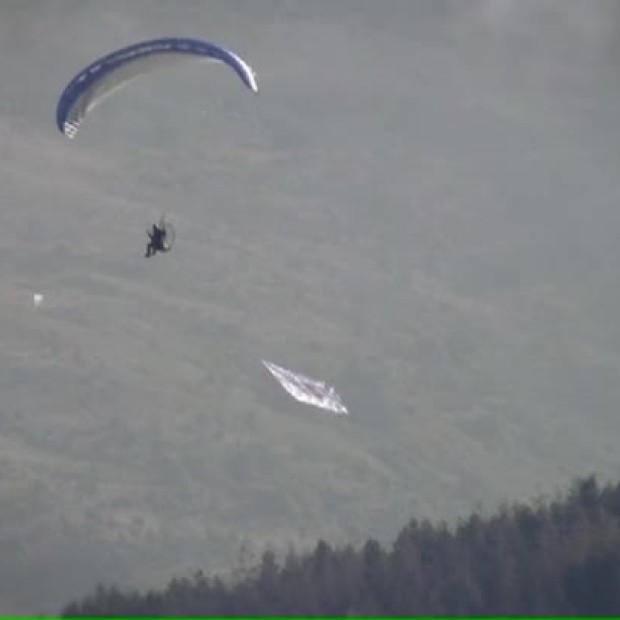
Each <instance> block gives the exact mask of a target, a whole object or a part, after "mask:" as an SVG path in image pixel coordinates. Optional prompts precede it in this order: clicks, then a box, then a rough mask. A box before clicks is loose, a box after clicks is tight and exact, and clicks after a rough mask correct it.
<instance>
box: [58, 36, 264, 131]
mask: <svg viewBox="0 0 620 620" xmlns="http://www.w3.org/2000/svg"><path fill="white" fill-rule="evenodd" d="M205 60H206V61H212V62H213V61H214V62H221V63H224V64H225V65H228V66H229V67H230V68H231V69H233V70H234V71H235V72H236V73H237V75H238V76H239V78H240V79H241V81H242V82H243V83H244V84H245V86H247V87H248V88H249V89H250V90H251V91H252V92H254V93H258V83H257V81H256V74H255V72H254V70H253V69H252V67H250V65H249V64H248V63H247V62H245V60H243V59H242V58H241V57H240V56H238V55H237V54H235V53H234V52H231V51H230V50H228V49H226V48H224V47H221V46H219V45H215V44H214V43H209V42H208V41H202V40H199V39H185V38H165V39H154V40H151V41H143V42H141V43H136V44H134V45H130V46H129V47H124V48H122V49H119V50H117V51H115V52H112V53H111V54H108V55H107V56H104V57H103V58H100V59H99V60H96V61H95V62H93V63H92V64H90V65H88V66H87V67H86V68H85V69H83V70H82V71H80V73H78V74H77V75H76V76H75V77H74V78H73V79H72V80H71V81H70V82H69V83H68V84H67V86H66V87H65V89H64V91H63V92H62V94H61V96H60V98H59V100H58V105H57V107H56V124H57V126H58V129H59V130H60V131H61V132H62V133H63V134H64V135H66V136H67V137H68V138H74V137H75V135H76V134H77V131H78V129H79V126H80V123H81V122H82V121H83V120H84V118H85V117H86V115H87V114H88V113H89V112H90V111H91V110H92V109H93V108H95V107H96V106H97V105H99V104H100V103H101V102H102V101H103V100H104V99H105V98H106V97H108V96H109V95H111V94H112V93H114V92H115V91H117V90H118V89H120V88H122V87H123V86H125V85H126V84H127V83H128V82H130V81H131V80H133V79H135V78H137V77H139V76H140V75H143V74H145V73H149V72H151V71H156V70H158V69H160V68H164V67H167V66H170V65H171V64H177V63H179V62H185V61H205Z"/></svg>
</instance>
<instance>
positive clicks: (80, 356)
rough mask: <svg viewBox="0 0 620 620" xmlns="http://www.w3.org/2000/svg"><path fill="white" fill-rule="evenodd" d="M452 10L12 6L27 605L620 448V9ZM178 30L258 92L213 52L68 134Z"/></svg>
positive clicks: (1, 36) (5, 430) (385, 523)
mask: <svg viewBox="0 0 620 620" xmlns="http://www.w3.org/2000/svg"><path fill="white" fill-rule="evenodd" d="M500 5H502V6H503V7H504V9H503V12H501V11H498V10H497V8H496V9H495V10H492V7H497V6H500ZM104 6H105V8H104ZM430 6H431V3H424V2H419V3H418V2H410V1H397V0H391V1H390V0H388V1H387V2H384V3H380V4H377V3H375V2H370V1H361V0H355V2H354V1H353V0H351V1H348V0H341V2H339V3H338V4H337V5H334V4H333V3H331V2H328V1H327V0H324V1H323V0H321V1H319V0H315V1H314V2H312V3H308V2H301V0H300V1H299V2H285V1H281V2H275V1H273V2H269V1H267V0H261V2H253V3H249V2H234V1H232V0H225V1H224V0H222V2H212V3H208V4H206V3H204V2H197V1H191V0H186V2H184V3H179V5H178V6H177V5H176V4H175V5H174V8H171V7H170V5H169V4H168V3H158V2H137V1H136V2H133V3H131V4H127V3H124V2H115V1H114V0H106V3H105V5H104V3H99V2H94V1H85V0H80V1H79V2H77V1H75V2H74V1H70V0H58V1H52V0H45V2H43V1H39V2H35V1H31V0H20V1H19V2H17V1H15V2H10V1H9V2H5V3H4V4H2V6H1V7H0V51H1V53H2V58H3V62H2V67H1V69H0V71H2V74H1V75H2V80H0V138H1V140H2V144H3V149H2V156H1V164H0V187H2V197H3V209H2V226H1V227H0V260H1V265H2V266H1V268H0V291H1V294H2V300H1V301H2V312H1V313H0V334H1V338H2V349H1V351H0V386H1V388H2V407H1V408H0V446H2V451H1V452H0V463H1V467H0V502H1V504H2V508H3V509H2V511H1V513H2V516H0V541H1V544H2V547H3V548H4V549H7V553H3V554H2V557H3V560H2V561H0V574H1V575H2V577H3V579H2V580H0V583H1V584H2V586H0V601H1V602H2V604H3V606H5V607H6V609H7V610H13V609H15V610H27V611H31V610H35V611H36V610H39V609H44V608H45V609H49V608H50V607H54V606H55V607H56V608H57V607H59V606H60V605H61V604H64V603H65V602H66V601H67V600H68V599H71V598H75V597H76V596H79V594H80V592H81V591H87V590H89V589H90V588H91V587H92V585H93V584H94V583H96V582H97V581H107V580H112V579H114V580H118V581H121V580H122V581H123V582H125V583H129V582H131V581H135V583H136V584H138V585H140V584H149V585H150V584H154V582H155V581H161V582H163V581H164V580H167V579H168V578H169V577H170V575H171V574H172V572H173V571H179V570H182V569H184V568H186V567H187V568H193V567H195V566H202V567H205V568H212V567H217V568H227V567H230V566H232V565H233V564H234V563H235V561H236V560H235V558H236V555H237V553H238V550H239V547H240V546H241V544H242V543H243V542H244V541H249V542H250V543H251V544H252V545H254V546H255V547H257V548H260V547H261V546H262V545H265V544H270V543H271V544H274V545H283V544H286V542H287V541H290V540H295V541H299V540H301V541H314V539H315V538H316V537H318V536H324V537H326V538H333V539H334V540H335V539H338V540H345V539H346V540H351V541H355V540H361V539H366V538H367V537H368V536H370V535H376V536H392V535H393V534H394V532H395V528H397V527H400V526H401V525H402V522H403V519H407V518H409V516H412V515H414V514H415V515H416V516H418V517H423V516H432V517H439V518H453V517H455V516H456V515H458V514H463V513H465V512H467V511H468V510H469V509H470V508H471V507H472V506H473V505H474V504H475V503H476V502H479V501H481V502H483V503H485V504H486V505H494V504H495V503H496V502H499V501H501V500H502V499H505V498H511V499H514V498H517V497H520V496H522V495H532V494H536V493H540V492H545V493H547V492H553V491H554V490H555V489H556V488H558V486H559V485H561V484H563V483H564V482H566V481H567V480H568V479H569V478H571V477H572V476H573V475H574V474H581V473H583V472H585V471H592V470H593V471H596V472H598V473H600V474H602V475H606V474H608V473H614V472H616V471H617V451H616V448H615V445H616V443H617V440H618V435H619V433H620V423H619V422H618V416H617V405H618V402H619V400H620V398H619V397H620V395H619V393H618V381H617V376H618V370H619V361H620V333H619V332H618V328H617V316H618V310H619V297H618V293H617V290H618V286H617V284H618V275H617V273H618V272H617V269H616V265H617V263H618V259H619V258H620V257H619V256H618V254H619V252H618V249H617V248H618V245H617V243H616V239H617V230H618V217H619V216H618V209H617V199H618V184H617V163H618V146H617V145H618V144H620V142H619V141H618V136H617V135H616V134H617V132H618V129H617V123H616V122H615V117H616V114H617V103H618V96H619V94H620V82H619V80H618V78H617V63H616V59H615V58H616V55H615V54H614V49H613V40H614V34H615V33H616V32H617V27H618V22H617V19H618V15H617V10H616V9H615V5H614V4H610V3H605V2H595V1H592V2H590V3H588V5H587V6H588V8H587V9H585V8H584V5H583V3H577V2H569V1H567V0H562V2H552V1H549V2H542V3H538V4H537V3H535V2H530V3H528V2H525V3H519V6H517V3H512V2H504V3H500V2H498V3H487V2H481V1H480V2H477V1H473V0H472V1H470V2H459V3H450V2H445V3H444V2H436V3H432V6H433V7H434V8H430ZM171 33H172V34H174V33H183V34H187V35H190V36H204V37H205V38H211V39H214V40H216V41H219V42H222V43H224V44H228V45H230V46H231V47H234V48H236V49H238V50H239V52H240V53H242V54H245V55H247V56H248V58H249V59H250V60H251V61H252V63H253V64H254V65H255V66H256V67H257V69H258V72H259V79H260V84H261V88H262V92H261V94H260V95H259V96H258V97H254V96H251V95H249V94H248V93H247V92H245V91H244V90H243V89H242V88H241V87H239V84H237V83H236V81H235V80H234V78H233V77H231V76H230V75H229V74H228V73H227V72H226V71H224V70H222V69H220V68H215V67H214V68H211V67H209V69H208V70H205V69H203V68H201V67H197V68H196V67H195V68H184V69H182V70H179V71H172V72H168V73H162V74H160V75H158V76H157V77H155V76H152V77H149V78H145V79H144V80H142V81H140V82H136V84H135V85H134V86H133V87H132V88H131V89H127V90H126V91H123V92H121V93H119V94H118V96H116V97H115V98H113V99H110V100H109V101H106V102H105V104H104V105H103V106H102V107H101V108H100V109H99V110H97V111H96V112H95V113H93V114H92V116H91V117H90V118H89V119H88V121H87V124H86V125H85V126H84V128H83V130H82V132H81V133H80V135H79V136H78V138H77V139H76V140H75V141H74V142H68V141H66V140H64V139H63V138H62V137H61V136H60V134H58V133H57V132H56V130H55V127H54V123H53V115H54V106H55V102H56V97H57V95H58V93H59V91H60V89H61V88H62V86H63V84H64V83H65V82H66V81H67V80H68V79H69V78H70V77H71V76H72V75H73V74H74V73H75V72H76V71H77V70H78V69H79V68H80V67H81V66H83V64H85V63H86V62H88V61H90V60H91V59H92V58H94V57H96V56H97V55H98V54H101V53H104V52H106V51H108V50H109V49H111V48H113V47H115V46H120V45H124V44H126V43H128V42H131V41H133V40H136V39H139V38H147V37H152V36H159V35H163V34H171ZM211 69H213V70H211ZM162 212H166V213H167V214H168V215H169V216H170V218H172V219H173V220H174V222H175V224H176V228H177V236H178V242H177V246H176V247H175V250H174V252H173V253H172V254H170V255H169V256H166V257H157V259H156V260H153V261H145V260H144V259H143V258H142V256H141V252H142V250H143V248H142V243H143V241H144V235H143V230H144V228H145V227H146V226H147V225H148V223H149V222H150V221H151V220H153V219H155V218H158V217H159V215H160V214H161V213H162ZM34 291H41V292H43V293H44V294H45V303H44V305H43V306H42V307H41V308H38V309H35V308H33V307H32V302H31V299H32V297H31V296H32V293H33V292H34ZM262 357H266V358H268V359H273V360H274V361H276V362H278V363H282V364H284V365H290V366H291V367H292V368H295V369H299V370H301V371H305V372H307V373H309V374H313V375H317V376H325V377H326V378H329V379H332V380H333V381H334V382H335V383H336V385H337V386H338V388H339V390H340V391H341V392H342V394H343V397H344V398H345V402H347V404H348V405H349V407H350V409H351V411H352V415H351V416H350V417H349V418H347V419H336V418H332V417H328V416H325V415H323V414H321V413H320V412H318V411H314V410H312V409H309V408H306V407H303V406H297V405H295V404H294V403H292V402H291V401H290V400H289V399H288V397H287V396H286V395H284V394H282V393H281V392H280V391H279V389H278V386H277V385H276V384H275V382H273V380H272V379H271V378H270V377H269V376H268V375H267V373H266V372H265V370H264V369H263V368H262V367H261V366H260V361H259V360H260V358H262ZM44 576H45V583H46V585H45V586H44V585H43V582H44V579H43V577H44Z"/></svg>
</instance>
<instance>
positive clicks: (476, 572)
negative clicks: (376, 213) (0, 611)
mask: <svg viewBox="0 0 620 620" xmlns="http://www.w3.org/2000/svg"><path fill="white" fill-rule="evenodd" d="M63 614H64V615H65V616H72V615H78V616H88V615H91V616H92V615H106V616H119V615H122V616H127V615H150V616H157V615H182V616H183V615H184V616H188V615H203V616H204V615H267V614H269V615H278V614H280V615H339V616H340V615H375V614H376V615H421V614H426V615H442V614H446V615H488V614H499V615H516V614H518V615H533V614H540V615H547V614H564V615H585V614H591V615H595V614H620V484H618V485H615V486H614V485H611V484H608V485H604V486H603V485H601V484H600V483H598V482H597V480H596V478H594V477H590V478H586V479H583V480H579V481H577V482H575V483H574V484H573V486H572V488H571V490H570V491H569V492H568V493H567V494H566V495H565V496H564V497H562V498H561V499H557V500H555V501H550V502H538V503H536V504H534V505H525V504H516V505H513V506H510V507H504V508H502V509H501V510H499V511H498V513H497V514H495V515H493V516H488V517H486V516H481V515H479V514H472V516H470V517H469V518H468V519H467V520H464V521H461V522H460V523H459V524H458V525H456V526H455V527H452V528H450V527H448V526H447V525H446V524H445V523H440V524H435V525H433V524H432V523H430V522H428V521H422V522H418V521H416V520H413V521H411V522H410V523H409V524H408V525H407V526H406V527H405V528H404V529H403V530H402V531H401V532H400V533H399V534H398V536H397V538H396V540H395V541H394V543H393V544H392V545H391V547H390V548H387V549H386V548H384V547H382V546H381V545H380V544H379V543H378V542H377V541H375V540H372V539H371V540H368V541H367V542H366V543H365V544H364V545H363V547H361V548H357V549H356V548H353V547H350V546H347V547H340V548H334V547H332V546H330V545H329V544H327V543H326V542H324V541H320V542H319V543H318V544H317V545H316V547H315V548H314V550H313V551H310V552H308V553H304V554H300V553H296V552H294V551H291V552H289V554H288V555H287V556H286V557H285V558H284V559H283V560H282V561H281V562H279V561H277V559H276V556H275V555H274V554H273V553H272V552H265V553H264V554H263V556H262V558H261V561H260V562H259V563H258V565H257V566H256V567H255V568H254V569H252V570H251V571H246V572H245V573H244V574H243V575H239V576H238V577H237V578H236V579H234V580H227V581H225V580H223V579H222V578H220V577H217V576H215V577H209V576H207V575H205V574H203V573H197V574H196V575H194V576H193V577H192V578H184V579H178V578H176V579H173V580H172V581H171V582H170V584H169V585H168V586H167V587H166V588H165V589H164V590H162V591H150V592H147V593H144V594H141V593H138V592H135V591H123V590H121V589H119V588H117V587H103V586H100V587H98V588H97V590H96V591H95V592H94V593H93V594H92V595H90V596H88V597H87V598H86V599H84V600H82V601H81V602H74V603H71V604H70V605H68V606H67V607H66V608H65V610H64V612H63Z"/></svg>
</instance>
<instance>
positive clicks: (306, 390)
mask: <svg viewBox="0 0 620 620" xmlns="http://www.w3.org/2000/svg"><path fill="white" fill-rule="evenodd" d="M261 361H262V363H263V364H264V365H265V367H266V368H267V370H268V371H269V372H270V373H271V374H272V375H273V376H274V377H275V378H276V379H277V380H278V382H279V383H280V385H281V386H282V387H283V388H284V389H285V390H286V391H287V392H288V393H289V394H290V395H291V396H292V397H293V398H294V399H295V400H298V401H299V402H301V403H306V404H307V405H314V406H315V407H319V408H320V409H326V410H328V411H332V412H333V413H335V414H337V415H347V414H348V413H349V410H348V409H347V408H346V407H345V405H344V404H343V402H342V399H341V398H340V396H339V395H338V394H337V393H336V391H335V389H334V388H333V387H332V386H330V385H326V384H325V382H324V381H319V380H317V379H312V378H310V377H307V376H305V375H302V374H300V373H297V372H293V371H292V370H287V369H286V368H283V367H282V366H278V365H277V364H274V363H272V362H268V361H267V360H261Z"/></svg>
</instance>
